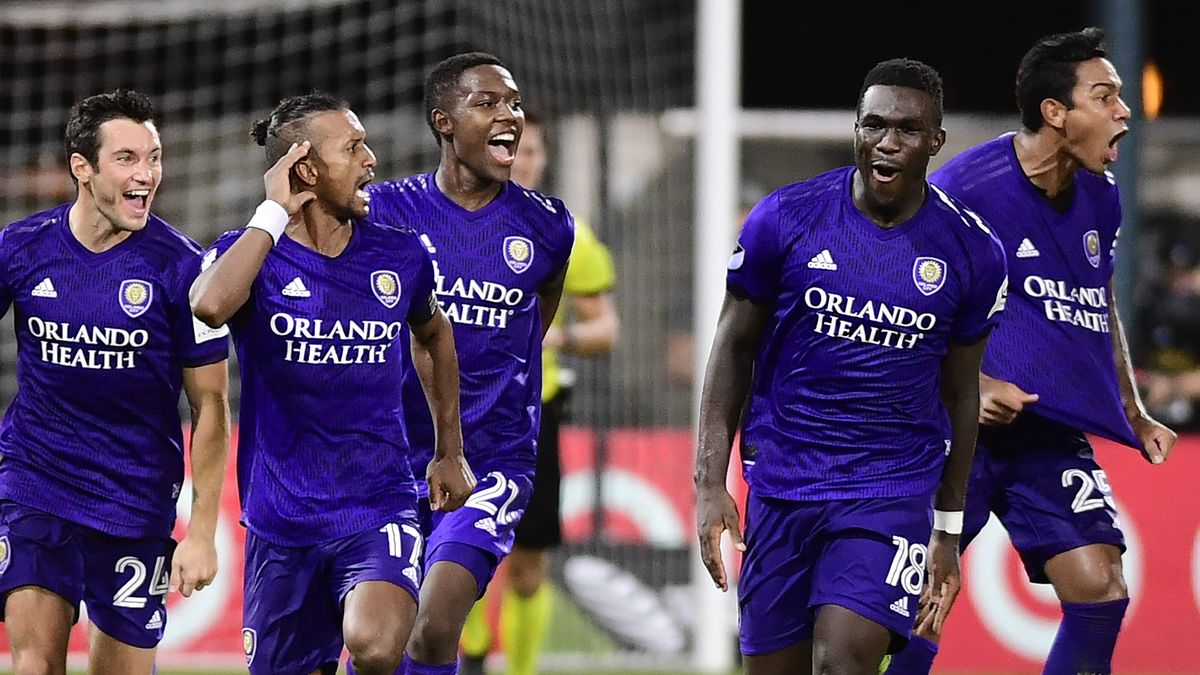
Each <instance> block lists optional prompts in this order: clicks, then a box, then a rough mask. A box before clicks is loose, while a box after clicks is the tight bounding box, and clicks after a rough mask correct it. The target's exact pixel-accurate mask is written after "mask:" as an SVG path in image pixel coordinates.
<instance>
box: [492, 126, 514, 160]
mask: <svg viewBox="0 0 1200 675" xmlns="http://www.w3.org/2000/svg"><path fill="white" fill-rule="evenodd" d="M488 154H490V155H491V156H492V159H494V160H496V163H497V164H499V165H500V166H504V167H509V166H512V164H513V161H514V160H516V158H517V135H516V134H515V133H513V132H511V131H505V132H501V133H498V134H495V135H493V136H492V137H491V138H489V139H488Z"/></svg>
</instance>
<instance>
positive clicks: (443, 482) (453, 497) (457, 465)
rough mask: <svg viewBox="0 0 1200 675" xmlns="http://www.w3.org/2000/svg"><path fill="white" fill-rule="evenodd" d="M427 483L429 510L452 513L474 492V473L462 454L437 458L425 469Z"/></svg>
mask: <svg viewBox="0 0 1200 675" xmlns="http://www.w3.org/2000/svg"><path fill="white" fill-rule="evenodd" d="M425 481H426V482H427V483H429V508H431V509H433V510H434V511H453V510H454V509H457V508H459V507H461V506H462V505H463V504H466V503H467V498H468V497H470V496H471V493H472V492H474V491H475V473H474V472H473V471H471V467H470V465H468V464H467V458H466V457H464V456H463V455H462V453H461V452H460V453H457V454H454V455H450V456H446V457H442V458H437V457H435V458H434V459H433V461H432V462H430V463H429V466H428V467H427V468H426V469H425Z"/></svg>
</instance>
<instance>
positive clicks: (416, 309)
mask: <svg viewBox="0 0 1200 675" xmlns="http://www.w3.org/2000/svg"><path fill="white" fill-rule="evenodd" d="M414 241H415V239H414ZM414 248H415V249H416V250H417V260H418V261H419V262H418V263H417V273H416V275H415V278H414V281H413V290H412V294H411V296H410V297H411V298H412V300H411V301H410V304H409V307H408V317H407V318H406V321H408V323H409V325H410V326H421V325H424V324H426V323H428V322H429V320H430V319H432V318H433V315H434V314H437V307H438V301H437V295H436V294H435V293H434V289H435V288H436V287H437V286H436V280H435V279H434V275H433V261H432V260H431V259H430V258H429V254H428V253H426V252H425V249H424V248H423V247H421V246H415V247H414Z"/></svg>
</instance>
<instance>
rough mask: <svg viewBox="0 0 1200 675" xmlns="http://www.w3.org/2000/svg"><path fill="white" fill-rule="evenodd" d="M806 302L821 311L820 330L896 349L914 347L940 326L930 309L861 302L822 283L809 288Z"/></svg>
mask: <svg viewBox="0 0 1200 675" xmlns="http://www.w3.org/2000/svg"><path fill="white" fill-rule="evenodd" d="M804 303H805V304H806V305H808V307H809V308H811V309H814V310H817V312H818V314H817V325H816V327H815V328H814V330H815V331H816V332H818V333H824V334H825V335H828V336H829V337H835V338H840V339H842V340H850V341H852V342H863V343H866V344H873V345H880V346H883V347H891V348H894V349H912V348H913V347H915V346H916V345H917V342H918V341H920V340H921V339H922V338H924V337H925V333H926V332H928V331H931V330H933V328H934V327H935V326H936V325H937V317H936V316H935V315H933V314H930V313H928V312H917V311H915V310H912V309H909V308H907V307H901V306H899V305H889V304H887V303H883V302H875V301H874V300H866V301H861V302H860V300H859V299H858V298H856V297H854V296H852V295H840V294H838V293H831V292H829V291H826V290H825V289H823V288H821V287H819V286H813V287H812V288H809V289H808V290H807V291H805V293H804ZM868 322H869V323H875V324H883V325H876V326H871V325H867V323H868ZM912 331H917V332H912Z"/></svg>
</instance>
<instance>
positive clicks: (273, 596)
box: [242, 511, 422, 675]
mask: <svg viewBox="0 0 1200 675" xmlns="http://www.w3.org/2000/svg"><path fill="white" fill-rule="evenodd" d="M411 514H412V512H411V511H409V512H406V513H405V514H401V515H399V516H397V517H396V519H395V520H394V521H393V522H390V523H387V524H385V525H383V526H381V527H378V528H372V529H370V530H367V531H365V532H360V533H358V534H355V535H351V536H349V537H343V538H341V539H335V540H333V541H330V542H326V543H323V544H317V545H314V546H302V547H291V546H278V545H275V544H272V543H270V542H268V541H265V540H264V539H262V538H260V537H258V536H256V535H255V534H254V533H253V532H247V533H246V575H245V589H244V597H243V600H242V603H243V604H242V625H243V628H242V647H243V649H244V650H245V652H246V665H247V666H248V667H249V669H250V672H251V673H252V674H253V675H259V674H263V675H266V674H267V673H272V674H273V673H311V672H313V671H314V670H322V671H328V672H331V673H332V672H334V671H335V670H336V669H337V660H338V656H339V655H340V654H341V652H342V603H343V601H344V600H345V598H346V594H347V593H349V592H350V590H351V589H353V588H354V587H355V586H356V585H357V584H359V583H361V582H364V581H387V582H389V583H392V584H395V585H397V586H400V587H401V588H403V589H404V590H406V591H408V593H409V594H410V595H412V597H413V600H414V601H415V600H416V599H417V597H418V593H417V587H418V586H419V585H420V581H421V580H420V569H421V567H420V560H421V544H422V537H421V532H420V530H419V529H418V528H417V523H416V520H415V519H413V518H412V517H411Z"/></svg>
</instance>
